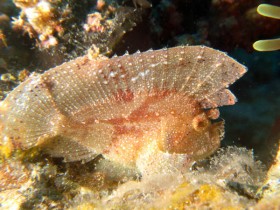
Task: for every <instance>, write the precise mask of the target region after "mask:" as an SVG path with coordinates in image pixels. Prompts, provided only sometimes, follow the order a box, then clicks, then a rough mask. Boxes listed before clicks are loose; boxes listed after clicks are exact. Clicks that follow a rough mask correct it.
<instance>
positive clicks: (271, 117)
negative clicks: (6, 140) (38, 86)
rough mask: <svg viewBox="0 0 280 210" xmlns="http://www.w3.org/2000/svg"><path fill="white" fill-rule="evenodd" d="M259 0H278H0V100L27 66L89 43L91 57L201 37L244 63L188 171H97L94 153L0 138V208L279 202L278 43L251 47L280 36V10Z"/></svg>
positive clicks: (45, 65) (55, 61) (83, 49)
mask: <svg viewBox="0 0 280 210" xmlns="http://www.w3.org/2000/svg"><path fill="white" fill-rule="evenodd" d="M264 3H265V4H271V5H275V6H280V2H279V1H276V0H274V1H273V0H271V1H257V0H239V1H235V0H173V1H171V0H124V1H121V0H117V1H110V0H97V1H93V0H83V1H77V0H64V1H63V0H62V1H60V0H14V1H7V0H0V74H1V80H0V96H1V99H2V100H3V99H4V98H5V97H6V96H7V94H8V93H9V92H10V91H12V90H13V89H14V88H15V87H16V86H17V85H18V84H20V83H21V82H23V81H24V80H26V78H28V76H29V75H30V74H32V73H34V72H35V73H43V72H44V71H45V70H48V69H50V68H53V67H55V66H57V65H60V64H62V63H63V62H66V61H69V60H71V59H74V58H76V57H78V56H82V55H85V54H87V53H88V52H90V53H91V55H93V57H94V56H96V58H97V57H99V56H107V57H112V56H113V55H114V54H116V55H118V56H121V55H123V54H125V53H126V52H128V53H129V54H132V53H135V52H137V51H138V50H140V51H141V52H144V51H147V50H149V49H153V50H157V49H162V48H168V47H174V46H180V45H205V46H209V47H212V48H214V49H217V50H220V51H224V52H226V53H228V55H229V56H231V57H232V58H234V59H236V60H237V61H238V62H240V63H241V64H243V65H245V66H246V67H247V68H248V72H247V73H246V74H245V75H244V76H243V77H242V78H241V79H239V80H238V81H237V82H235V83H234V84H233V85H231V86H230V90H231V91H232V92H234V94H235V95H236V97H237V99H238V102H237V103H236V104H235V105H234V106H225V107H222V108H220V112H221V117H222V118H223V119H224V120H225V138H224V140H223V141H222V148H221V149H220V150H218V152H216V153H215V154H213V155H212V156H211V157H210V158H209V159H208V160H206V163H204V162H203V163H198V165H195V166H194V168H193V169H192V170H191V171H190V172H189V173H188V174H184V175H178V174H172V175H169V176H164V177H161V176H159V177H153V178H151V179H150V180H140V181H139V180H135V179H133V178H127V177H122V176H121V175H117V176H116V177H114V176H111V175H110V176H109V175H107V174H106V173H105V172H104V173H103V172H99V171H98V170H97V169H96V167H95V162H94V161H96V160H93V161H91V162H88V163H86V164H82V165H81V163H78V162H74V163H64V162H63V161H62V159H55V158H51V157H49V156H47V155H45V154H42V153H41V152H40V151H38V150H36V149H31V150H28V151H10V149H9V148H7V147H5V146H3V145H1V144H0V151H1V157H2V159H1V162H0V169H1V171H0V208H2V209H188V208H190V209H211V208H214V209H222V208H226V207H227V208H228V209H229V208H232V209H245V208H253V209H269V208H270V209H273V208H275V209H277V206H278V208H279V207H280V202H279V201H278V200H277V198H280V192H279V187H280V186H279V177H280V176H279V170H280V166H279V158H280V157H279V154H278V156H277V152H278V151H279V139H280V97H279V96H280V53H279V48H278V50H276V51H269V52H258V51H256V50H255V49H254V48H253V43H254V42H255V41H257V40H264V39H275V38H277V37H279V36H280V20H279V16H280V14H279V15H278V19H276V18H269V17H264V16H262V15H260V14H259V13H258V12H257V7H258V5H260V4H264ZM278 44H279V42H278ZM278 153H279V152H278ZM100 158H102V157H100ZM277 158H278V159H277ZM200 164H201V165H200ZM229 166H230V167H229ZM269 169H270V170H269ZM268 171H269V172H268ZM159 180H161V181H159ZM166 183H170V184H168V185H166Z"/></svg>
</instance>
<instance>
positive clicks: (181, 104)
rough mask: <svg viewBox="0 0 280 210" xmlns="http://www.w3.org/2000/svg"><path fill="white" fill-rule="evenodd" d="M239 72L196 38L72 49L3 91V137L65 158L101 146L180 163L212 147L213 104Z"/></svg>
mask: <svg viewBox="0 0 280 210" xmlns="http://www.w3.org/2000/svg"><path fill="white" fill-rule="evenodd" d="M245 72H246V69H245V67H244V66H242V65H241V64H239V63H238V62H236V61H235V60H233V59H232V58H230V57H228V56H227V55H226V54H224V53H223V52H220V51H217V50H214V49H211V48H208V47H201V46H194V47H189V46H185V47H175V48H170V49H163V50H157V51H148V52H144V53H135V54H133V55H124V56H120V57H113V58H111V59H106V60H98V61H93V60H90V59H89V58H88V57H87V56H84V57H79V58H77V59H75V60H72V61H69V62H67V63H64V64H62V65H61V66H58V67H55V68H53V69H50V70H49V71H46V72H45V73H44V74H42V75H39V76H34V77H31V78H29V79H28V80H27V81H25V82H23V83H22V84H21V85H19V86H18V87H17V88H16V89H15V90H14V91H13V92H11V93H10V94H9V96H8V97H7V98H6V99H5V100H4V101H3V102H2V104H1V127H2V134H1V135H2V144H5V143H7V142H12V144H13V145H14V147H17V148H22V149H27V148H31V147H34V146H40V147H42V148H43V149H45V150H46V152H48V153H49V154H51V155H52V156H54V157H60V156H62V157H64V158H65V160H66V161H76V160H85V161H87V160H90V159H92V158H94V157H95V156H96V155H98V154H103V156H104V157H105V158H107V159H109V160H112V161H116V162H118V163H120V164H122V165H124V166H130V167H136V168H138V169H139V170H140V171H145V170H147V165H148V164H152V163H153V162H155V161H157V162H158V161H161V162H170V164H171V165H173V164H175V165H176V164H178V167H181V166H182V165H185V164H186V163H187V162H190V161H193V160H196V159H198V158H203V157H205V156H207V155H209V154H211V153H213V152H214V151H215V150H216V149H217V148H218V147H219V145H220V141H221V138H222V136H223V123H222V122H216V123H213V122H212V119H216V118H218V116H219V113H218V110H217V107H219V106H223V105H232V104H234V103H235V102H236V99H235V97H234V95H233V94H232V93H231V92H230V91H229V90H228V89H227V87H228V86H229V85H230V84H231V83H233V82H234V81H235V80H236V79H238V78H239V77H241V76H242V75H243V74H244V73H245ZM162 160H164V161H162ZM145 163H147V164H145ZM161 167H163V166H161Z"/></svg>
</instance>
